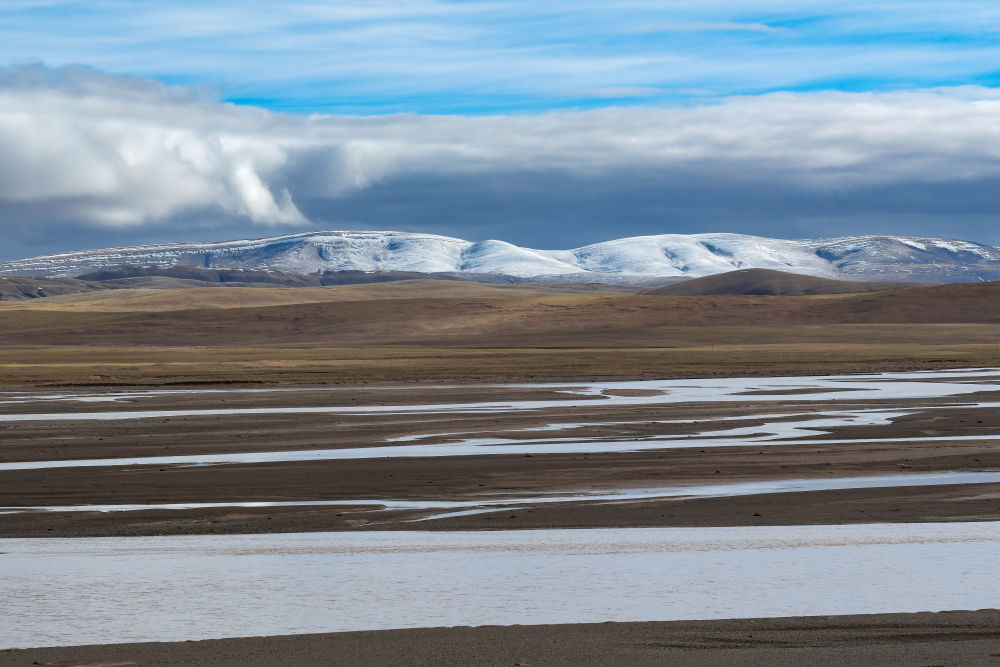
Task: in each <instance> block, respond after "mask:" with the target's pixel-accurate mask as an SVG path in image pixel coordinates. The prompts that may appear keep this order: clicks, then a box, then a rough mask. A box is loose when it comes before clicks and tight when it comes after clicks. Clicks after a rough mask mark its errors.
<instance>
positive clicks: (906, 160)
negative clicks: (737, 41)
mask: <svg viewBox="0 0 1000 667" xmlns="http://www.w3.org/2000/svg"><path fill="white" fill-rule="evenodd" d="M998 121H1000V94H998V92H997V91H996V90H994V89H987V88H977V87H965V88H956V89H942V90H936V91H924V92H899V93H781V94H773V95H764V96H758V97H738V98H731V99H727V100H723V101H722V102H720V103H716V104H711V105H705V106H696V107H674V108H648V107H646V108H635V107H633V108H608V109H600V110H595V111H583V112H550V113H544V114H537V115H523V116H485V117H460V116H421V115H416V114H400V115H391V116H374V117H353V116H330V115H312V116H294V115H285V114H276V113H272V112H268V111H264V110H261V109H256V108H252V107H240V106H235V105H231V104H222V103H218V102H212V101H207V100H205V99H202V98H199V97H198V96H191V95H188V94H186V93H185V92H184V91H183V90H179V89H173V88H167V87H164V86H162V85H159V84H155V83H151V82H149V81H143V80H137V79H131V78H124V77H113V76H106V75H102V74H99V73H96V72H93V71H90V70H85V69H80V68H75V69H69V70H46V69H43V68H29V69H26V70H11V71H8V72H6V73H2V74H0V213H2V212H3V210H4V208H5V207H8V208H9V207H13V206H17V207H20V209H19V210H23V209H24V208H25V207H28V208H31V209H32V210H35V211H36V215H37V216H39V219H40V220H42V221H43V222H44V221H45V216H46V215H48V216H51V217H53V218H55V217H58V218H59V221H61V222H65V221H66V220H75V221H81V222H85V223H90V224H96V225H100V226H107V227H139V226H142V225H144V224H148V223H155V222H158V221H163V220H170V219H183V218H184V216H186V215H191V214H194V213H199V214H205V213H209V214H214V215H221V216H226V217H228V218H233V219H243V220H246V221H249V222H250V223H253V224H256V225H264V226H267V225H270V226H274V225H293V226H294V225H299V226H301V225H303V224H307V222H308V221H307V220H306V219H305V217H304V216H303V214H302V213H301V212H300V209H299V207H298V205H297V202H300V201H301V200H303V199H310V200H316V199H325V200H336V199H337V198H339V197H345V196H348V195H349V194H350V193H352V192H356V191H359V190H364V189H366V188H370V187H372V186H373V185H375V184H382V185H383V186H384V187H389V186H391V184H392V182H393V179H399V178H407V177H421V178H424V177H428V176H430V177H435V178H439V179H445V180H447V179H448V178H450V177H461V178H469V177H477V175H480V176H482V177H483V178H490V175H491V174H511V173H523V174H541V173H554V172H555V173H567V174H573V175H581V176H586V177H588V178H597V179H600V178H604V177H608V178H612V177H614V176H615V175H616V174H621V173H623V172H625V171H627V170H635V169H643V170H648V171H651V172H656V171H657V170H662V171H663V173H665V174H667V173H678V172H683V173H688V174H700V175H701V177H702V178H705V179H710V180H712V182H713V184H714V186H720V184H721V187H724V185H725V183H726V182H727V180H728V181H732V182H733V183H741V184H745V183H746V182H750V181H759V182H763V183H766V182H768V181H771V182H781V183H782V184H783V187H789V184H791V185H793V186H794V187H797V188H799V189H801V190H803V191H807V192H822V191H836V190H838V189H842V188H845V187H847V188H851V187H861V188H863V187H867V186H876V185H886V184H904V185H906V184H914V183H944V182H955V181H962V180H974V179H983V178H994V177H998V176H1000V132H998V131H997V129H996V128H997V127H998Z"/></svg>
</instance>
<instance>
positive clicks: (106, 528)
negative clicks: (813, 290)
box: [0, 368, 1000, 665]
mask: <svg viewBox="0 0 1000 667" xmlns="http://www.w3.org/2000/svg"><path fill="white" fill-rule="evenodd" d="M998 521H1000V369H994V368H978V369H965V370H946V371H932V372H892V373H883V374H868V375H851V376H822V377H819V376H801V377H781V378H775V377H772V378H710V379H700V380H653V381H631V382H595V381H588V382H584V381H574V382H558V383H536V384H505V385H449V384H441V385H430V384H424V385H386V386H353V387H312V388H309V387H306V388H303V387H299V388H274V387H254V388H247V387H243V388H218V387H216V388H211V387H208V388H206V387H192V388H183V387H181V388H170V389H163V388H156V387H150V388H58V389H55V388H46V389H39V388H31V387H22V388H16V389H9V390H6V391H3V392H0V552H3V553H0V569H2V570H3V571H4V573H5V578H4V581H3V582H2V583H0V616H2V617H3V618H7V619H15V620H16V624H14V623H8V624H5V627H4V632H6V633H7V638H6V640H5V641H4V643H3V646H7V647H11V650H4V651H2V652H0V664H30V663H33V662H40V663H52V664H67V665H68V664H89V663H123V664H130V663H132V664H268V663H274V662H281V661H284V662H287V661H288V660H289V659H293V660H294V661H295V662H296V663H299V664H320V663H323V664H328V663H329V660H330V656H331V655H335V656H337V657H338V659H340V660H341V661H343V662H350V663H354V664H414V663H416V664H421V663H423V664H430V663H433V664H516V663H521V664H525V663H527V664H606V663H608V662H615V661H617V662H626V663H628V664H662V663H663V662H664V661H679V662H683V663H685V664H718V663H720V662H723V663H733V662H737V663H738V662H764V663H769V664H803V663H809V662H848V663H849V662H851V661H854V662H859V663H866V664H867V663H876V662H903V663H907V662H918V663H920V664H932V663H943V664H983V663H984V662H988V661H989V660H993V659H996V655H994V654H1000V646H998V645H997V644H998V639H997V637H998V631H997V618H998V613H997V612H995V611H979V612H971V611H967V612H949V613H938V614H910V613H907V614H900V613H893V614H890V615H887V616H857V615H856V614H860V613H873V614H880V613H883V612H925V611H926V612H935V611H939V612H944V611H945V610H949V609H969V610H971V609H982V608H992V607H995V606H996V605H997V601H998V600H1000V592H998V591H997V590H995V589H994V588H991V586H992V585H993V584H992V582H993V581H994V580H995V573H994V572H993V571H992V570H990V567H991V566H992V563H993V561H994V560H995V558H994V556H995V553H996V546H997V539H1000V538H997V536H996V535H995V533H996V530H997V529H996V526H997V525H998V524H997V523H996V522H998ZM583 528H586V529H588V530H572V529H583ZM664 531H665V532H664ZM676 531H680V532H676ZM684 531H693V532H689V533H684ZM712 531H716V532H714V533H713V532H712ZM739 531H751V533H752V531H758V532H756V533H753V535H756V537H753V538H752V539H750V538H748V539H749V541H746V540H744V542H745V543H740V544H737V542H739V540H738V539H737V533H739ZM769 531H770V532H769ZM852 531H853V532H852ZM751 533H747V535H750V534H751ZM654 534H656V535H660V537H659V538H657V539H659V542H657V541H656V540H655V539H654V540H653V542H655V544H654V543H652V542H649V540H650V536H652V535H654ZM740 534H742V533H740ZM602 535H603V536H604V537H603V538H602V539H603V540H604V541H603V542H601V544H596V543H589V544H590V546H586V545H584V546H581V545H576V546H573V547H572V548H569V552H567V550H566V545H565V543H564V542H565V540H572V539H585V540H591V542H593V540H597V539H598V538H599V537H601V536H602ZM664 535H670V536H672V537H669V538H666V537H664ZM684 535H686V537H683V536H684ZM851 535H853V537H850V536H851ZM893 535H895V536H896V537H892V536H893ZM574 536H577V537H574ZM677 536H682V537H683V539H680V542H678V539H675V538H677ZM838 536H839V537H838ZM858 536H861V537H858ZM35 538H47V539H35ZM212 540H222V541H221V542H217V543H216V542H212ZM456 540H458V541H466V542H469V544H464V542H463V544H464V546H463V545H462V544H458V543H455V541H456ZM484 540H485V543H484V542H483V541H484ZM491 540H493V541H495V542H497V543H496V544H494V543H491V542H490V541H491ZM685 540H686V541H685ZM705 540H708V542H705ZM838 540H840V541H839V542H838ZM845 540H846V541H845ZM366 541H367V542H366ZM449 541H451V542H449ZM453 543H454V544H453ZM351 544H355V546H357V544H361V545H365V544H367V545H368V547H365V548H362V549H361V552H357V550H355V551H354V552H352V551H351V549H350V548H349V547H350V545H351ZM448 544H451V546H450V547H448V546H447V545H448ZM679 544H680V545H682V546H678V545H679ZM683 544H686V545H687V546H683ZM206 545H207V546H206ZM213 545H214V546H213ZM219 545H222V546H219ZM241 545H242V546H241ZM317 545H319V546H317ZM345 545H346V546H345ZM441 545H445V546H444V547H442V546H441ZM477 545H478V546H477ZM504 545H506V546H504ZM553 545H555V546H553ZM560 545H561V546H560ZM509 548H513V549H514V552H516V554H517V555H516V557H515V558H513V560H512V557H511V553H509ZM365 549H367V551H366V550H365ZM442 549H443V551H442ZM505 549H508V551H505ZM362 552H363V554H364V558H361V557H360V556H359V553H362ZM557 552H558V553H557ZM859 554H860V555H859ZM369 557H370V558H371V559H373V560H372V562H371V563H368V564H367V565H365V564H364V562H362V561H364V559H365V558H369ZM359 558H361V560H358V559H359ZM427 558H430V559H431V561H429V562H428V563H427V564H425V565H421V563H422V562H423V560H422V559H427ZM442 558H444V559H445V560H448V559H451V561H453V562H452V563H451V565H449V567H448V568H446V569H447V572H444V570H441V568H436V567H435V566H434V565H433V563H438V564H440V562H441V560H442ZM490 558H493V559H494V560H495V562H494V563H493V564H492V565H491V564H490V563H488V562H487V561H489V560H490ZM615 558H619V559H624V560H623V561H622V562H617V563H614V562H611V561H610V560H608V559H611V560H614V559H615ZM122 559H124V560H122ZM386 559H388V560H386ZM566 559H569V560H566ZM670 559H674V560H673V561H671V562H669V563H667V562H666V561H667V560H670ZM161 561H162V562H161ZM389 561H391V562H389ZM451 561H449V562H451ZM564 561H565V562H564ZM625 561H628V562H625ZM674 561H676V562H674ZM151 563H153V565H151ZM155 563H159V565H156V564H155ZM290 563H291V565H289V564H290ZM343 563H347V564H348V565H350V564H351V563H353V564H354V566H357V565H358V563H361V565H362V567H361V569H360V570H359V574H358V575H357V576H355V577H353V578H351V579H350V581H349V582H348V583H349V584H350V585H346V584H345V583H344V581H341V580H339V579H337V577H338V576H341V575H343V576H347V574H345V573H346V572H347V571H348V569H349V567H348V566H345V565H343ZM512 563H517V565H513V564H512ZM748 563H753V566H752V567H748ZM902 563H909V564H912V565H913V566H912V567H911V566H910V565H906V566H903V565H901V564H902ZM584 564H585V567H584ZM712 564H714V567H715V569H712V567H709V566H710V565H712ZM185 567H186V568H187V569H185ZM345 568H347V569H345ZM407 568H410V569H409V570H408V569H407ZM412 568H416V570H417V571H419V576H416V575H414V576H412V577H409V578H407V577H405V576H403V573H405V572H407V571H413V570H412ZM462 568H464V570H463V569H462ZM518 568H520V569H518ZM546 568H549V569H550V570H551V572H549V573H548V574H545V571H546ZM685 568H687V569H686V570H685ZM699 568H701V569H699ZM796 568H798V570H801V571H798V570H797V569H796ZM980 570H981V571H980ZM289 572H290V573H293V574H294V575H295V576H299V579H297V580H296V581H288V580H286V579H287V573H289ZM372 572H379V573H383V574H386V573H388V574H390V575H392V576H395V577H397V578H398V581H396V582H395V583H394V584H392V585H391V586H388V588H387V587H386V582H385V581H384V577H383V578H382V579H378V580H376V579H374V578H372V577H371V573H372ZM456 572H465V574H464V575H462V576H464V577H465V578H466V579H467V580H468V581H469V582H474V586H470V588H469V591H468V592H469V595H466V596H465V597H461V595H462V594H461V591H462V590H463V589H462V588H461V586H457V587H456V585H455V573H456ZM581 572H583V573H584V574H583V575H582V576H583V578H582V579H581V580H580V581H579V582H577V583H575V584H574V583H573V582H572V581H569V580H568V579H567V574H566V573H573V576H578V575H580V573H581ZM150 573H155V574H150ZM310 573H311V574H310ZM484 573H487V574H488V575H489V576H487V577H485V578H486V579H489V577H493V578H494V579H496V580H495V581H494V582H493V583H494V584H496V585H495V586H494V587H493V588H490V587H489V586H485V585H484ZM621 573H632V574H631V575H628V576H631V577H632V579H628V576H625V575H622V574H621ZM664 573H667V574H671V573H672V576H667V577H666V578H664ZM792 573H795V576H791V574H792ZM446 575H447V576H446ZM380 576H382V575H380ZM442 576H446V578H445V579H441V577H442ZM227 577H229V579H227ZM623 577H624V578H623ZM230 579H231V580H230ZM227 581H228V583H226V582H227ZM630 582H631V583H630ZM651 582H654V584H651ZM679 582H680V584H682V585H681V586H680V588H678V585H679ZM684 582H687V583H684ZM698 582H701V583H700V584H699V583H698ZM789 582H791V584H789ZM786 584H787V585H786ZM191 586H194V587H195V589H192V590H196V591H197V592H198V593H197V594H195V593H192V592H191V591H187V588H189V587H191ZM241 586H242V587H246V586H250V587H251V588H252V592H251V591H250V590H247V591H245V592H244V594H242V595H241V594H239V590H241V589H240V587H241ZM329 586H333V588H329ZM345 586H346V588H345ZM365 586H368V588H365ZM587 586H598V588H596V589H594V590H589V589H587V590H589V592H581V591H582V590H584V589H586V587H587ZM630 586H631V588H630ZM887 586H888V588H886V587H887ZM581 587H583V588H581ZM880 587H881V588H880ZM328 588H329V590H328ZM344 590H347V591H352V590H353V591H354V592H355V593H356V594H355V595H348V597H347V598H346V599H340V598H338V595H340V594H341V593H342V592H343V591H344ZM95 591H100V595H96V594H95ZM185 591H187V592H185ZM366 591H367V592H366ZM456 591H458V594H459V595H460V597H461V599H460V600H451V601H450V602H449V601H448V600H449V599H450V598H448V596H447V595H444V596H443V595H442V592H448V593H449V595H450V594H451V593H454V592H456ZM484 591H485V592H487V593H489V591H493V593H490V594H489V595H487V597H485V598H484V597H482V594H483V593H484ZM519 591H520V592H521V593H523V595H522V596H521V597H517V595H515V597H514V598H512V599H510V600H506V599H504V601H503V602H502V603H501V602H498V599H500V598H503V596H505V595H510V594H513V593H517V592H519ZM609 591H612V592H614V593H610V592H609ZM621 591H632V593H631V594H626V595H619V594H618V593H620V592H621ZM220 592H222V593H225V594H224V595H221V597H220ZM404 592H405V594H404ZM269 595H277V596H278V598H275V599H270V598H269V597H268V596H269ZM289 595H290V596H291V597H288V596H289ZM477 595H478V596H479V597H476V596H477ZM227 596H228V597H227ZM261 596H263V597H261ZM317 596H318V597H317ZM421 596H423V597H421ZM279 598H280V599H279ZM251 599H253V600H254V602H253V603H252V604H251V603H250V602H249V600H251ZM262 600H263V601H262ZM351 600H360V601H363V602H364V604H362V605H361V606H360V607H356V608H355V607H351V606H350V605H351V604H352V603H351ZM442 601H444V604H443V605H441V609H443V611H442V612H441V613H438V612H436V611H435V608H434V605H437V604H440V603H441V602H442ZM581 601H583V602H587V601H590V602H592V603H593V604H592V605H588V604H581ZM258 602H259V604H258ZM376 603H377V604H376ZM150 604H151V605H152V607H150V608H148V609H147V608H146V606H148V605H150ZM379 604H382V605H383V606H382V607H380V606H379ZM144 605H146V606H144ZM172 605H175V606H172ZM176 605H180V606H176ZM185 605H188V606H185ZM191 605H193V606H191ZM636 605H638V606H636ZM664 605H666V606H664ZM671 605H672V606H671ZM237 608H238V609H241V610H243V611H242V612H241V613H240V614H233V613H232V610H233V609H237ZM255 609H256V610H257V611H256V612H254V610H255ZM258 612H259V613H261V614H264V616H262V617H260V618H258V617H257V616H255V613H258ZM390 612H392V613H390ZM498 612H503V614H506V615H503V614H501V615H498ZM584 612H586V613H584ZM393 614H396V616H393ZM449 614H450V615H449ZM817 614H823V615H825V617H824V618H807V617H814V616H816V615H817ZM852 614H855V615H852ZM116 615H117V616H116ZM760 617H780V618H769V619H767V618H765V620H757V621H754V620H724V619H733V618H747V619H751V618H760ZM788 617H796V618H788ZM233 619H235V620H238V621H240V623H242V625H240V624H237V626H232V627H230V625H229V621H230V620H233ZM303 619H305V620H306V621H309V622H313V621H315V622H316V624H314V625H309V624H308V623H307V624H305V625H303V624H302V620H303ZM343 619H348V620H351V621H352V622H354V621H357V623H356V624H354V625H351V624H350V623H348V624H345V623H344V622H342V620H343ZM366 619H368V620H366ZM387 619H389V620H387ZM671 619H674V620H673V621H672V622H663V621H671ZM683 619H690V620H683ZM694 619H702V620H700V621H695V620H694ZM705 619H715V620H705ZM223 621H224V622H223ZM607 621H614V622H607ZM653 621H656V622H653ZM178 622H179V623H180V625H179V626H178V625H176V623H178ZM532 624H539V625H532ZM422 626H437V627H422ZM442 626H485V627H442ZM150 628H153V629H155V631H156V633H153V634H151V633H150V631H149V629H150ZM406 628H410V629H406ZM206 631H207V634H206ZM108 632H110V633H111V634H107V633H108ZM116 633H117V634H116ZM157 633H158V634H157ZM316 633H327V634H316ZM330 633H332V634H330ZM251 635H270V636H266V637H258V636H251ZM278 635H284V636H278ZM231 637H248V638H244V639H232V638H231ZM202 639H204V640H205V641H190V640H202ZM149 641H159V642H164V643H154V644H150V643H144V644H135V643H134V642H149ZM171 642H176V643H171ZM100 643H106V644H108V645H106V646H75V647H70V646H69V645H73V644H77V645H84V644H88V645H89V644H100ZM55 644H63V645H67V647H66V648H48V649H36V648H27V647H34V646H46V645H48V646H52V645H55ZM16 647H26V648H24V649H21V648H16ZM366 661H367V662H366ZM699 661H701V662H699Z"/></svg>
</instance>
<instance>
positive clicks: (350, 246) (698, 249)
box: [0, 231, 1000, 282]
mask: <svg viewBox="0 0 1000 667" xmlns="http://www.w3.org/2000/svg"><path fill="white" fill-rule="evenodd" d="M124 264H138V265H153V266H163V267H167V266H199V267H206V268H247V269H274V270H281V271H293V272H297V273H316V272H326V271H367V272H374V271H407V272H418V273H470V274H496V275H506V276H514V277H518V278H538V279H548V280H575V281H588V280H589V281H601V282H607V281H613V280H627V279H629V278H677V277H681V278H683V277H692V278H693V277H700V276H707V275H713V274H717V273H724V272H727V271H734V270H738V269H750V268H761V269H775V270H779V271H787V272H791V273H800V274H806V275H812V276H820V277H827V278H854V279H875V280H878V279H884V280H924V281H928V282H961V281H964V280H969V281H975V280H994V279H998V278H1000V249H998V248H995V247H992V246H987V245H983V244H979V243H972V242H969V241H959V240H953V239H931V238H916V237H902V236H900V237H894V236H855V237H845V238H834V239H813V240H806V241H790V240H784V239H771V238H765V237H761V236H748V235H744V234H721V233H720V234H661V235H655V236H636V237H630V238H622V239H615V240H612V241H606V242H603V243H594V244H591V245H587V246H583V247H580V248H574V249H571V250H538V249H533V248H524V247H521V246H516V245H513V244H511V243H507V242H505V241H499V240H487V241H478V242H472V241H465V240H463V239H458V238H453V237H448V236H437V235H434V234H416V233H409V232H394V231H387V232H381V231H324V232H307V233H299V234H288V235H284V236H276V237H271V238H264V239H249V240H239V241H223V242H212V243H170V244H156V245H147V246H133V247H125V248H107V249H102V250H82V251H76V252H65V253H58V254H54V255H46V256H42V257H32V258H28V259H21V260H15V261H10V262H5V263H0V274H2V273H7V274H27V275H45V276H73V275H80V274H83V273H88V272H92V271H97V270H101V269H107V268H113V267H116V266H121V265H124Z"/></svg>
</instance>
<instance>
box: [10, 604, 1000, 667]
mask: <svg viewBox="0 0 1000 667" xmlns="http://www.w3.org/2000/svg"><path fill="white" fill-rule="evenodd" d="M998 658H1000V610H997V609H981V610H975V611H942V612H919V613H895V614H864V615H843V616H803V617H783V618H755V619H719V620H701V621H650V622H624V623H613V622H612V623H592V624H591V623H585V624H564V625H523V626H518V625H515V626H479V627H467V626H457V627H448V628H410V629H398V630H373V631H359V632H338V633H326V634H308V635H279V636H270V637H240V638H225V639H209V640H199V641H181V642H146V643H134V644H104V645H89V646H66V647H42V648H26V649H4V650H0V666H3V667H8V666H10V667H14V666H19V665H32V664H35V665H37V664H50V665H64V666H67V667H68V666H69V665H85V664H115V665H138V664H142V665H192V664H206V665H219V666H229V665H233V666H235V665H263V664H292V663H294V664H298V665H327V664H331V663H332V662H337V663H340V664H352V665H388V666H392V665H414V664H417V665H424V664H425V665H432V664H433V665H438V666H444V665H581V664H593V665H596V664H629V665H662V664H669V663H671V662H673V663H682V664H685V665H717V664H773V665H796V664H810V663H811V664H832V663H838V664H880V663H881V664H888V663H895V664H911V663H912V664H945V663H947V664H949V665H965V664H969V665H972V664H992V662H993V661H997V660H998Z"/></svg>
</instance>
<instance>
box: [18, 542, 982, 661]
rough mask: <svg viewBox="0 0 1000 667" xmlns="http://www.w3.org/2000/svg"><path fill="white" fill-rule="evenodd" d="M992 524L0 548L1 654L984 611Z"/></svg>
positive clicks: (31, 544) (55, 544) (22, 544)
mask: <svg viewBox="0 0 1000 667" xmlns="http://www.w3.org/2000/svg"><path fill="white" fill-rule="evenodd" d="M998 548H1000V523H998V522H991V523H932V524H879V525H850V526H781V527H744V528H647V529H608V530H603V529H596V530H539V531H503V532H384V533H379V532H365V533H306V534H278V535H275V534H270V535H229V536H209V535H205V536H181V537H152V538H75V539H4V540H0V571H2V572H3V575H4V576H3V578H2V579H0V618H3V619H4V622H3V623H2V624H0V647H29V646H44V645H70V644H81V643H107V642H125V641H151V640H164V641H166V640H181V639H198V638H209V637H224V636H251V635H271V634H288V633H307V632H325V631H342V630H364V629H379V628H401V627H427V626H448V625H483V624H500V625H511V624H530V623H571V622H602V621H644V620H672V619H696V618H704V619H710V618H739V617H757V616H794V615H816V614H820V615H822V614H846V613H883V612H912V611H935V610H944V609H979V608H984V607H995V606H997V605H998V604H1000V579H998V578H997V577H996V572H995V568H996V554H997V553H998Z"/></svg>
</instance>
